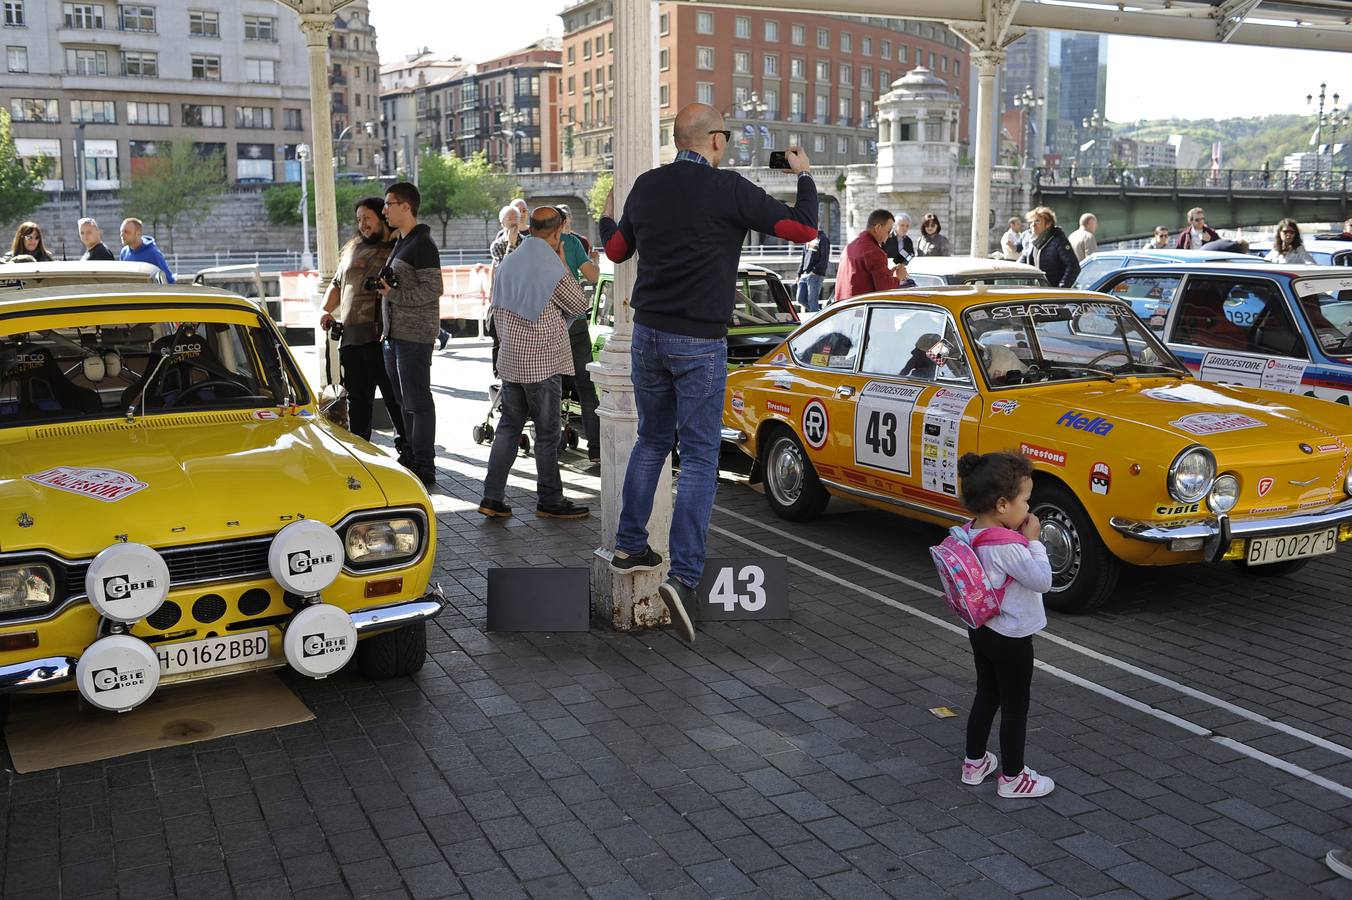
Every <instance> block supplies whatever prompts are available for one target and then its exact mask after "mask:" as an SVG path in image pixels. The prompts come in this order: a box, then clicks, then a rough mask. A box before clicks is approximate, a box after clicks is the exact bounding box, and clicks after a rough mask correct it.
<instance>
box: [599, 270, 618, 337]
mask: <svg viewBox="0 0 1352 900" xmlns="http://www.w3.org/2000/svg"><path fill="white" fill-rule="evenodd" d="M614 296H615V282H613V281H610V280H608V279H602V281H601V283H600V284H598V285H597V286H596V312H595V314H594V321H595V322H596V324H597V325H608V326H610V327H611V328H614V327H615V303H614V300H613V298H614Z"/></svg>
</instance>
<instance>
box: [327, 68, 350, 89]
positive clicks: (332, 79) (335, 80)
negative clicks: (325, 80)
mask: <svg viewBox="0 0 1352 900" xmlns="http://www.w3.org/2000/svg"><path fill="white" fill-rule="evenodd" d="M335 84H347V76H346V75H344V74H342V73H341V72H330V73H329V87H333V86H334V85H335Z"/></svg>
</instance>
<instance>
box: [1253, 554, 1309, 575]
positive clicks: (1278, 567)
mask: <svg viewBox="0 0 1352 900" xmlns="http://www.w3.org/2000/svg"><path fill="white" fill-rule="evenodd" d="M1309 564H1310V560H1308V559H1288V560H1286V561H1285V562H1279V563H1268V564H1267V565H1266V566H1251V565H1249V563H1248V561H1247V560H1243V559H1237V560H1235V565H1236V566H1237V567H1239V569H1240V570H1241V571H1243V572H1244V574H1246V575H1252V576H1253V577H1254V578H1282V577H1284V576H1286V575H1294V574H1295V573H1296V572H1299V571H1300V570H1301V569H1303V568H1305V567H1306V566H1308V565H1309Z"/></svg>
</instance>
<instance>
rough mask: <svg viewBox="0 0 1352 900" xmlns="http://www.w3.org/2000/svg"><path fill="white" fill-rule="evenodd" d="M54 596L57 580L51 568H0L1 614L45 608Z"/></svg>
mask: <svg viewBox="0 0 1352 900" xmlns="http://www.w3.org/2000/svg"><path fill="white" fill-rule="evenodd" d="M54 596H56V579H55V578H53V577H52V569H51V567H50V566H45V565H34V564H31V563H25V564H24V565H19V566H0V613H8V612H18V611H19V610H24V609H31V608H33V607H35V606H45V605H46V604H48V603H51V602H52V598H53V597H54Z"/></svg>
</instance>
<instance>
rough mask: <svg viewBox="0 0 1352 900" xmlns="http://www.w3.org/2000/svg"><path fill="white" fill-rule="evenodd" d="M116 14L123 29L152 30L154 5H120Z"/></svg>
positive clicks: (153, 28)
mask: <svg viewBox="0 0 1352 900" xmlns="http://www.w3.org/2000/svg"><path fill="white" fill-rule="evenodd" d="M118 15H119V16H120V22H121V26H122V30H123V31H154V30H155V7H153V6H121V7H118Z"/></svg>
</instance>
